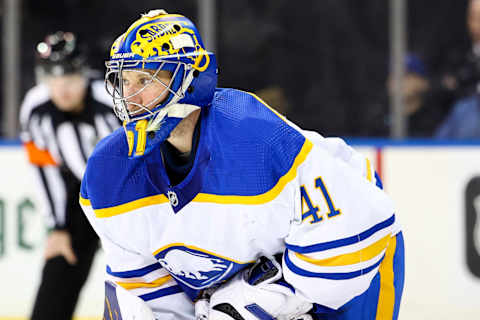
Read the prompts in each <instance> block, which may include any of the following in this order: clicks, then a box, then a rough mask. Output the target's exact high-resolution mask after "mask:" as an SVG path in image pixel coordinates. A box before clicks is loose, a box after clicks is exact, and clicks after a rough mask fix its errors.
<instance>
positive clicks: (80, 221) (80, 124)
mask: <svg viewBox="0 0 480 320" xmlns="http://www.w3.org/2000/svg"><path fill="white" fill-rule="evenodd" d="M36 56H37V61H36V68H35V72H36V76H37V81H38V82H39V84H38V85H37V86H35V87H34V88H32V89H30V90H29V91H28V92H27V94H26V96H25V98H24V101H23V104H22V107H21V112H20V122H21V126H22V133H21V139H22V141H23V143H24V146H25V149H26V152H27V155H28V159H29V161H30V162H31V164H32V166H33V168H34V171H35V173H36V176H37V178H38V181H39V182H40V186H39V195H41V196H43V197H44V200H45V203H46V204H47V210H48V215H47V216H48V220H47V222H48V223H47V225H48V227H49V229H50V231H49V234H48V237H47V241H46V247H45V260H46V261H45V266H44V268H43V273H42V279H41V284H40V287H39V289H38V292H37V297H36V300H35V305H34V308H33V312H32V316H31V319H34V320H53V319H55V320H67V319H71V318H72V315H73V311H74V309H75V306H76V303H77V300H78V296H79V293H80V290H81V288H82V286H83V284H84V283H85V281H86V279H87V276H88V273H89V271H90V267H91V265H92V261H93V258H94V255H95V252H96V250H97V247H98V238H97V236H96V235H95V232H94V231H93V230H92V228H91V227H90V224H89V223H88V222H87V220H86V218H85V216H84V215H83V213H82V211H81V209H80V206H79V204H78V194H79V191H80V181H81V179H82V176H83V172H84V171H85V167H86V162H87V157H88V156H89V154H90V153H91V152H92V150H93V148H94V146H95V144H96V143H97V142H98V141H99V140H100V139H101V138H103V137H105V136H107V135H108V134H110V133H111V132H112V131H113V130H114V129H116V128H117V127H119V123H118V121H117V120H116V118H115V116H114V115H113V112H112V108H111V99H110V97H109V96H108V95H107V94H106V92H105V88H104V84H103V81H101V82H100V81H93V80H92V79H89V78H88V76H87V68H86V65H85V62H86V61H85V60H86V59H85V52H84V51H83V50H82V48H81V47H80V45H79V44H78V42H77V38H76V36H75V35H74V34H72V33H69V32H66V33H64V32H60V31H59V32H56V33H54V34H50V35H48V36H47V37H46V38H45V40H44V41H43V42H40V43H39V44H38V45H37V47H36ZM52 303H53V304H54V306H53V305H52Z"/></svg>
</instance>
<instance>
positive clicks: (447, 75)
mask: <svg viewBox="0 0 480 320" xmlns="http://www.w3.org/2000/svg"><path fill="white" fill-rule="evenodd" d="M466 20H467V29H468V34H469V36H470V40H471V48H470V50H469V51H468V53H467V54H466V55H465V54H460V53H459V52H458V51H455V50H454V52H453V53H450V56H449V58H448V60H449V62H448V63H447V67H446V70H445V72H444V74H443V76H442V77H441V80H440V81H441V86H442V87H443V89H444V90H445V91H447V92H448V91H449V92H450V95H451V96H452V97H453V99H451V100H452V102H453V100H455V99H459V98H463V97H466V96H470V95H471V94H473V93H475V92H476V91H477V85H478V82H479V81H480V0H469V2H468V7H467V14H466Z"/></svg>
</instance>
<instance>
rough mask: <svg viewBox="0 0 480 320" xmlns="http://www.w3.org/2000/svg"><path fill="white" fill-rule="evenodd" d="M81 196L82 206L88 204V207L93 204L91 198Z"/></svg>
mask: <svg viewBox="0 0 480 320" xmlns="http://www.w3.org/2000/svg"><path fill="white" fill-rule="evenodd" d="M79 198H80V200H79V202H80V204H81V205H82V206H87V207H90V206H92V204H91V203H90V200H88V199H85V198H82V196H80V197H79Z"/></svg>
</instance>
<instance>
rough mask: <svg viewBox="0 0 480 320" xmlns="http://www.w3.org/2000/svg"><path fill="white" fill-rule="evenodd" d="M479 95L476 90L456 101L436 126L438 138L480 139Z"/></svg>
mask: <svg viewBox="0 0 480 320" xmlns="http://www.w3.org/2000/svg"><path fill="white" fill-rule="evenodd" d="M479 99H480V95H479V93H478V92H476V93H474V94H472V95H470V96H469V97H466V98H463V99H460V100H459V101H457V102H456V103H455V104H454V106H453V108H452V111H451V112H450V114H449V115H448V117H447V118H446V119H445V121H444V122H443V123H441V125H440V126H439V127H438V129H437V130H436V132H435V138H438V139H480V105H479Z"/></svg>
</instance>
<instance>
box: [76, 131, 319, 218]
mask: <svg viewBox="0 0 480 320" xmlns="http://www.w3.org/2000/svg"><path fill="white" fill-rule="evenodd" d="M312 148H313V144H312V142H310V141H309V140H307V139H305V142H304V143H303V146H302V149H301V150H300V152H299V153H298V155H297V156H296V157H295V161H294V162H293V164H292V166H291V168H290V169H289V170H288V172H287V173H286V174H284V175H283V176H282V177H280V179H279V180H278V182H277V184H276V185H275V186H274V187H273V188H272V189H270V190H269V191H267V192H265V193H263V194H259V195H256V196H224V195H216V194H208V193H199V194H197V196H196V197H195V198H194V199H193V200H192V202H207V203H218V204H253V205H255V204H264V203H267V202H270V201H272V200H273V199H275V198H276V197H277V196H278V195H279V194H280V192H282V190H283V188H285V186H286V185H287V184H288V183H289V182H290V181H292V180H293V179H294V178H295V177H296V176H297V169H298V167H299V166H300V165H301V164H302V163H303V162H304V161H305V159H306V158H307V156H308V154H309V153H310V151H311V150H312ZM167 202H169V200H168V199H167V197H165V195H163V194H158V195H154V196H150V197H146V198H141V199H137V200H134V201H131V202H127V203H124V204H121V205H118V206H114V207H107V208H101V209H94V212H95V216H96V217H97V218H109V217H113V216H116V215H119V214H122V213H126V212H129V211H132V210H135V209H139V208H142V207H146V206H150V205H154V204H162V203H167ZM80 203H81V204H82V205H85V206H91V203H90V200H88V199H84V198H82V197H80Z"/></svg>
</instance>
